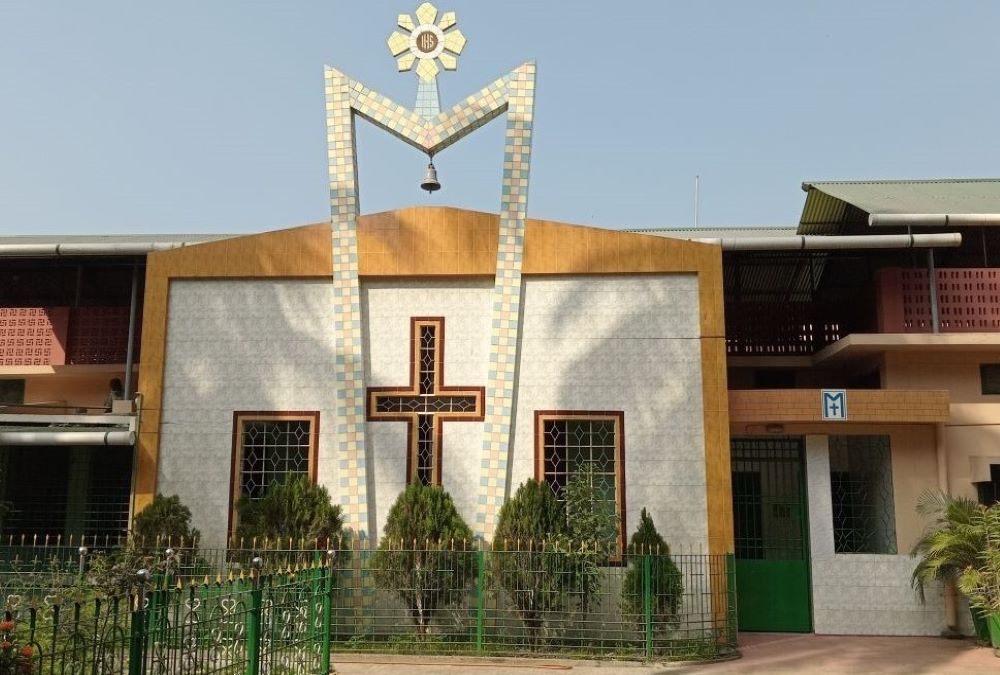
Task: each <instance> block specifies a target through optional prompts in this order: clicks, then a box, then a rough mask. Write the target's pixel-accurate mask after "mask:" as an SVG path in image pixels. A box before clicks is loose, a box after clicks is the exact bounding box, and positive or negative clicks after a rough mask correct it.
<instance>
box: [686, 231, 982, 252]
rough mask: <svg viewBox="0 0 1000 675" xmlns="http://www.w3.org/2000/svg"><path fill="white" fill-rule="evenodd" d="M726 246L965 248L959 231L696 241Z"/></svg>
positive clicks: (741, 248) (748, 248) (740, 248)
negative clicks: (962, 246)
mask: <svg viewBox="0 0 1000 675" xmlns="http://www.w3.org/2000/svg"><path fill="white" fill-rule="evenodd" d="M694 241H700V242H702V243H706V244H717V245H721V246H722V250H723V251H840V250H857V249H878V248H936V247H954V246H961V245H962V235H961V234H959V233H958V232H946V233H942V234H872V235H860V236H844V237H837V236H824V235H811V234H796V235H791V236H784V237H723V238H721V239H720V238H716V239H695V240H694Z"/></svg>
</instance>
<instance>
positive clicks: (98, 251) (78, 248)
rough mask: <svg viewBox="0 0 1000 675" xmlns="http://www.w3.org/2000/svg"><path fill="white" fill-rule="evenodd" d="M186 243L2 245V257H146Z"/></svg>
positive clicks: (188, 244) (186, 243) (187, 243)
mask: <svg viewBox="0 0 1000 675" xmlns="http://www.w3.org/2000/svg"><path fill="white" fill-rule="evenodd" d="M192 243H197V242H186V241H152V242H143V243H121V244H97V243H88V244H0V257H5V258H53V257H54V258H59V257H63V256H79V255H146V254H147V253H152V252H154V251H167V250H170V249H173V248H181V247H182V246H190V245H191V244H192Z"/></svg>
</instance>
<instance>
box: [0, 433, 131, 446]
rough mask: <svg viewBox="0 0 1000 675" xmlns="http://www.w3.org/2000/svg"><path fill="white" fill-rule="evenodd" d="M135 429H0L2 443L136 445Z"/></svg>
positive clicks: (0, 443)
mask: <svg viewBox="0 0 1000 675" xmlns="http://www.w3.org/2000/svg"><path fill="white" fill-rule="evenodd" d="M134 444H135V432H134V431H123V430H113V431H50V430H48V429H39V430H38V431H0V445H134Z"/></svg>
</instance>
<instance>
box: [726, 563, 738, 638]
mask: <svg viewBox="0 0 1000 675" xmlns="http://www.w3.org/2000/svg"><path fill="white" fill-rule="evenodd" d="M726 595H728V596H729V597H728V598H727V599H726V610H727V611H726V641H727V646H729V647H732V648H734V649H735V648H736V634H737V630H738V629H737V626H738V625H739V619H738V615H737V611H738V609H739V608H738V607H737V606H736V554H734V553H727V554H726Z"/></svg>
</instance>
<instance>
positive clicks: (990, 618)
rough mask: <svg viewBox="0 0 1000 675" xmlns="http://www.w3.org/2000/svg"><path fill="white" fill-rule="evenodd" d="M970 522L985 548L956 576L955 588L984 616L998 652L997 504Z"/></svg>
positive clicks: (999, 517)
mask: <svg viewBox="0 0 1000 675" xmlns="http://www.w3.org/2000/svg"><path fill="white" fill-rule="evenodd" d="M973 520H974V523H975V524H976V525H977V526H979V527H980V528H981V529H982V531H983V535H984V546H983V549H982V551H980V553H979V555H978V557H977V560H976V562H975V563H974V564H972V565H969V566H968V567H966V568H965V570H964V571H963V572H962V574H961V576H959V579H958V587H959V588H961V589H962V592H963V593H965V594H966V595H967V596H968V598H969V604H970V605H971V606H972V607H975V608H976V609H979V610H980V612H981V613H982V614H984V615H985V616H986V618H987V623H988V626H989V633H990V643H991V644H992V645H993V648H994V649H995V650H1000V504H994V505H993V506H991V507H989V508H982V509H980V510H979V512H978V513H976V514H975V517H974V519H973ZM997 654H998V655H1000V651H998V652H997Z"/></svg>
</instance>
